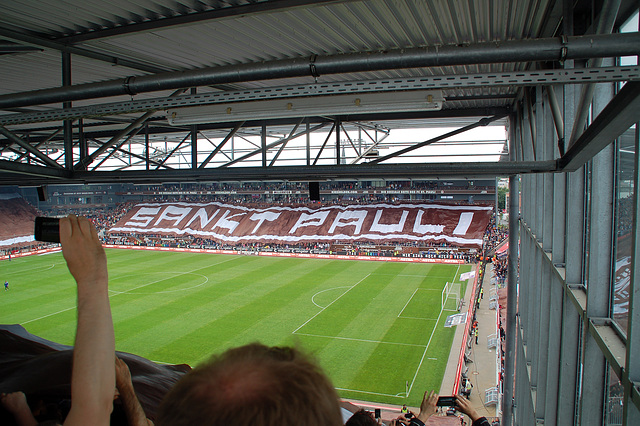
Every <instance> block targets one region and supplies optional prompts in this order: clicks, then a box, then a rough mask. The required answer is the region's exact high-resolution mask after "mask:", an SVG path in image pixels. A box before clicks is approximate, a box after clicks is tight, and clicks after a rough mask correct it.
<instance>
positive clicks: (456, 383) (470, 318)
mask: <svg viewBox="0 0 640 426" xmlns="http://www.w3.org/2000/svg"><path fill="white" fill-rule="evenodd" d="M479 275H480V264H478V265H477V266H476V276H475V279H474V280H473V288H472V289H471V300H469V310H468V311H467V322H466V323H465V325H464V335H463V336H462V344H461V345H460V355H459V356H458V367H457V368H456V379H455V381H454V382H453V391H452V394H453V395H457V394H458V391H459V390H460V379H461V376H462V366H463V365H464V352H465V348H466V347H467V340H468V339H469V328H470V327H471V323H472V321H473V312H474V311H475V309H476V303H475V299H474V298H475V295H476V288H477V287H478V279H479Z"/></svg>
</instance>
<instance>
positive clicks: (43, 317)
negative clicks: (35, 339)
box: [20, 259, 233, 324]
mask: <svg viewBox="0 0 640 426" xmlns="http://www.w3.org/2000/svg"><path fill="white" fill-rule="evenodd" d="M230 260H233V259H227V260H223V261H222V262H218V263H214V264H211V265H207V266H204V267H202V268H197V269H194V270H192V271H188V272H181V273H179V274H177V275H175V277H179V276H180V275H184V274H191V273H193V272H195V271H199V270H200V269H206V268H208V267H210V266H215V265H220V264H222V263H225V262H229V261H230ZM165 279H166V278H165ZM160 281H163V280H158V281H154V282H150V283H147V284H142V285H140V286H138V287H134V288H130V289H129V290H125V291H120V292H115V293H112V294H109V296H108V297H109V298H112V297H113V296H117V295H119V294H125V293H128V292H130V291H133V290H137V289H139V288H142V287H145V286H148V285H151V284H155V283H157V282H160ZM109 291H112V290H109ZM75 308H76V307H75V306H72V307H70V308H66V309H62V310H60V311H57V312H53V313H50V314H47V315H43V316H41V317H38V318H34V319H30V320H28V321H22V322H21V323H20V324H29V323H30V322H34V321H39V320H41V319H45V318H48V317H52V316H54V315H58V314H61V313H63V312H67V311H70V310H72V309H75Z"/></svg>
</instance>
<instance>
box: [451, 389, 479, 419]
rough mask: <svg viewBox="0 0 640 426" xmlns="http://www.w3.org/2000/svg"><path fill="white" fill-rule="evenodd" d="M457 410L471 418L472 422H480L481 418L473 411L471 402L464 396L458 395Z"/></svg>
mask: <svg viewBox="0 0 640 426" xmlns="http://www.w3.org/2000/svg"><path fill="white" fill-rule="evenodd" d="M456 408H457V409H458V411H460V412H461V413H464V414H466V415H467V416H469V418H470V419H471V421H472V422H475V421H476V420H478V419H479V418H480V417H481V416H480V415H479V414H478V413H477V412H476V410H474V409H473V407H472V406H471V403H470V402H469V400H468V399H467V398H465V397H463V396H462V395H456Z"/></svg>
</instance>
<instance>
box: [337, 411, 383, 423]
mask: <svg viewBox="0 0 640 426" xmlns="http://www.w3.org/2000/svg"><path fill="white" fill-rule="evenodd" d="M377 425H378V422H377V421H376V420H375V419H374V418H373V414H371V413H370V412H368V411H365V410H358V411H356V412H355V413H353V415H352V416H351V417H349V420H347V422H346V423H345V424H344V426H377Z"/></svg>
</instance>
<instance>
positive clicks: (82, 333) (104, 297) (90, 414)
mask: <svg viewBox="0 0 640 426" xmlns="http://www.w3.org/2000/svg"><path fill="white" fill-rule="evenodd" d="M60 243H61V245H62V254H63V256H64V259H65V260H66V262H67V267H68V268H69V272H71V275H73V278H74V279H75V280H76V283H77V286H78V325H77V331H76V341H75V346H74V349H73V368H72V373H71V410H70V411H69V414H68V415H67V418H66V420H65V422H64V424H65V426H69V425H71V426H73V425H87V424H92V425H108V424H109V416H110V414H111V410H112V409H113V391H114V389H115V386H116V380H115V369H114V362H115V338H114V333H113V321H112V319H111V308H110V306H109V295H108V288H107V287H108V276H107V256H106V254H105V252H104V249H103V248H102V244H100V240H99V239H98V233H97V231H96V228H95V226H93V224H92V223H91V222H89V220H88V219H87V218H85V217H76V216H75V215H73V214H71V215H69V216H67V217H65V218H62V219H60Z"/></svg>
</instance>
